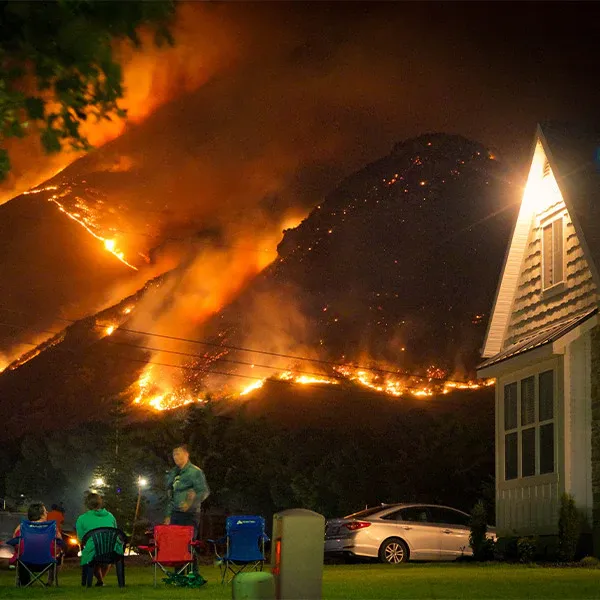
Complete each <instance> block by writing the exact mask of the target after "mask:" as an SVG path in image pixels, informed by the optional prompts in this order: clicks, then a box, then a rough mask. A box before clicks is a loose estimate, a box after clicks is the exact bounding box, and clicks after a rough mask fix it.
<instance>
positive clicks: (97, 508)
mask: <svg viewBox="0 0 600 600" xmlns="http://www.w3.org/2000/svg"><path fill="white" fill-rule="evenodd" d="M85 506H86V508H87V509H88V511H87V512H84V513H83V514H82V515H79V518H78V519H77V523H75V529H76V530H77V538H78V539H79V540H82V539H83V536H84V535H85V534H86V533H87V532H88V531H91V530H92V529H98V527H115V528H116V526H117V520H116V519H115V517H114V516H113V514H112V513H110V512H108V511H107V510H106V509H105V508H103V500H102V496H101V495H100V494H88V495H87V498H86V499H85ZM115 550H116V551H117V552H119V553H120V554H123V547H122V546H121V545H120V544H119V547H118V548H115ZM92 560H94V543H93V541H92V540H91V539H89V540H88V541H87V542H86V544H85V547H84V548H82V549H81V564H82V565H87V564H88V563H90V562H91V561H92ZM109 566H110V565H96V566H95V567H94V575H95V576H96V579H97V581H96V586H97V587H100V586H103V585H104V577H105V576H106V573H107V571H108V568H109Z"/></svg>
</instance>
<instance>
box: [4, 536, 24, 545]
mask: <svg viewBox="0 0 600 600" xmlns="http://www.w3.org/2000/svg"><path fill="white" fill-rule="evenodd" d="M20 541H21V536H20V535H18V536H17V537H14V538H10V540H6V541H5V542H4V543H5V544H6V545H8V546H16V545H18V543H19V542H20Z"/></svg>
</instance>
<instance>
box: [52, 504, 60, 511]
mask: <svg viewBox="0 0 600 600" xmlns="http://www.w3.org/2000/svg"><path fill="white" fill-rule="evenodd" d="M50 510H58V504H53V505H52V506H51V507H50Z"/></svg>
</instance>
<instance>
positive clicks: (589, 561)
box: [579, 556, 600, 568]
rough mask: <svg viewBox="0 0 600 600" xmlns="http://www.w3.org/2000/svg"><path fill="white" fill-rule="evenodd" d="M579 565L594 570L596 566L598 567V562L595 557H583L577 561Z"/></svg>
mask: <svg viewBox="0 0 600 600" xmlns="http://www.w3.org/2000/svg"><path fill="white" fill-rule="evenodd" d="M579 564H580V565H581V566H582V567H588V568H596V567H597V566H598V565H600V560H598V559H597V558H596V557H595V556H584V557H583V558H582V559H581V560H580V561H579Z"/></svg>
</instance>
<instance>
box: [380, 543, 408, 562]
mask: <svg viewBox="0 0 600 600" xmlns="http://www.w3.org/2000/svg"><path fill="white" fill-rule="evenodd" d="M379 560H380V561H381V562H383V563H388V564H390V565H398V564H400V563H403V562H406V561H407V560H408V546H407V545H406V542H404V541H403V540H401V539H400V538H389V539H388V540H385V542H383V544H381V547H380V548H379Z"/></svg>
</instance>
